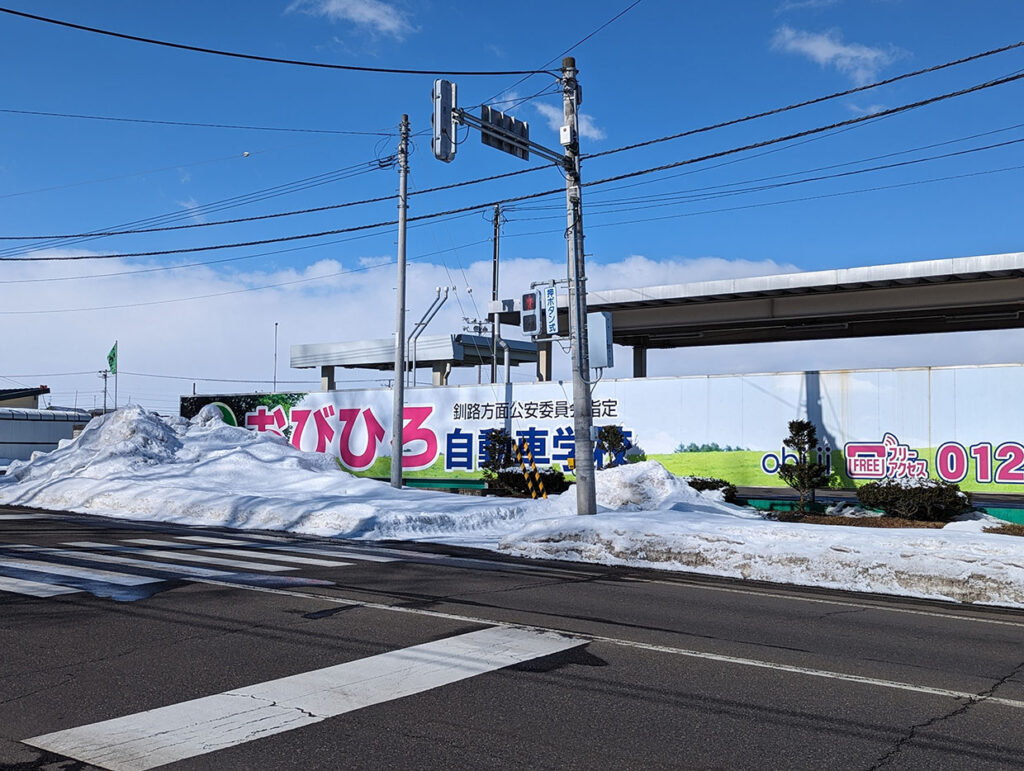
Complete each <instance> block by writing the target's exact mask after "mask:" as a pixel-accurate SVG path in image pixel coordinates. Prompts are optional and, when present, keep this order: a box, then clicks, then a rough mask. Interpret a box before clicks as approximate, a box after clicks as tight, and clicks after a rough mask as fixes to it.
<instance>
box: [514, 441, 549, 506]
mask: <svg viewBox="0 0 1024 771" xmlns="http://www.w3.org/2000/svg"><path fill="white" fill-rule="evenodd" d="M524 454H525V455H526V457H527V458H529V460H530V468H529V469H527V468H526V462H525V461H524V460H523V455H524ZM516 460H518V461H519V468H521V469H522V470H523V478H524V479H525V480H526V489H527V490H529V491H530V496H531V497H532V498H536V497H537V494H538V493H540V497H541V498H545V499H546V498H547V497H548V494H547V492H545V490H544V480H543V479H541V478H540V471H538V470H537V464H536V463H534V460H533V451H532V450H530V445H529V443H528V442H527V441H526V440H525V439H524V440H523V442H522V444H517V445H516Z"/></svg>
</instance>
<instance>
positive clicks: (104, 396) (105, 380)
mask: <svg viewBox="0 0 1024 771" xmlns="http://www.w3.org/2000/svg"><path fill="white" fill-rule="evenodd" d="M109 374H110V373H109V372H107V370H103V371H102V372H101V373H100V375H101V376H102V377H103V414H104V415H106V414H107V377H108V376H109Z"/></svg>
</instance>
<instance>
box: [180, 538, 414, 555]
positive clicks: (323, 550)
mask: <svg viewBox="0 0 1024 771" xmlns="http://www.w3.org/2000/svg"><path fill="white" fill-rule="evenodd" d="M180 540H182V541H195V542H196V543H212V544H220V545H223V546H252V542H250V541H240V540H238V539H234V538H215V537H213V536H203V535H183V536H181V538H180ZM274 549H275V550H276V551H289V552H295V553H297V554H320V555H323V556H325V557H339V558H341V559H353V560H360V561H362V562H398V561H399V558H398V557H385V556H383V555H380V554H374V553H370V552H363V551H357V550H354V549H344V548H337V547H321V546H309V545H307V544H296V543H287V542H285V543H280V544H275V545H274Z"/></svg>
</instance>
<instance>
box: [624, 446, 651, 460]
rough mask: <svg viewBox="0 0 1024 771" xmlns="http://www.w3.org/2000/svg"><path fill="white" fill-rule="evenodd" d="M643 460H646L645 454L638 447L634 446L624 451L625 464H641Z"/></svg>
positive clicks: (641, 448)
mask: <svg viewBox="0 0 1024 771" xmlns="http://www.w3.org/2000/svg"><path fill="white" fill-rule="evenodd" d="M645 460H647V453H646V452H644V448H643V447H641V446H640V445H638V444H634V445H633V446H632V447H630V448H629V449H628V450H626V463H643V462H644V461H645Z"/></svg>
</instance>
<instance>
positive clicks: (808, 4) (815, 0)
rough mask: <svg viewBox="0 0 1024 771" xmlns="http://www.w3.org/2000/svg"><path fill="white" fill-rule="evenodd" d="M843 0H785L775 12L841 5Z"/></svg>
mask: <svg viewBox="0 0 1024 771" xmlns="http://www.w3.org/2000/svg"><path fill="white" fill-rule="evenodd" d="M841 2H842V0H785V1H784V2H782V3H780V4H779V7H778V8H776V9H775V13H789V12H790V11H803V10H807V9H808V8H831V7H833V6H836V5H839V3H841Z"/></svg>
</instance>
